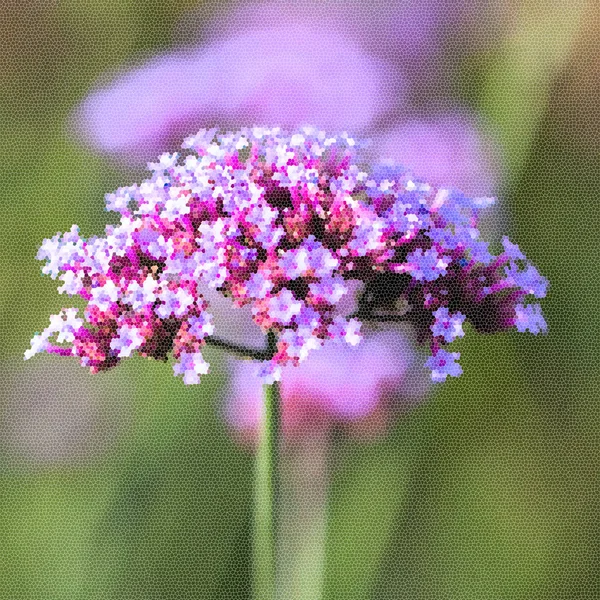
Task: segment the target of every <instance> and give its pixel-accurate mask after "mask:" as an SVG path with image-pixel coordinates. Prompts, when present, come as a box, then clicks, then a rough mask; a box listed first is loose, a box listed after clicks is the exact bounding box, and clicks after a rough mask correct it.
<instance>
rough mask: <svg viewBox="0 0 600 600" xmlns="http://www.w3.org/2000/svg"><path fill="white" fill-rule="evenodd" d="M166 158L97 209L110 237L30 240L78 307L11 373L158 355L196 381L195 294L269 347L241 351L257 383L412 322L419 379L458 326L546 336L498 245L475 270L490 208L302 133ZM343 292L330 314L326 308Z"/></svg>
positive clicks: (200, 329)
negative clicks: (47, 362) (350, 306)
mask: <svg viewBox="0 0 600 600" xmlns="http://www.w3.org/2000/svg"><path fill="white" fill-rule="evenodd" d="M184 149H185V150H186V151H187V152H186V153H185V154H184V156H182V157H179V156H178V155H177V154H174V155H170V154H164V155H162V156H161V157H160V159H159V162H157V163H154V164H151V165H149V166H150V168H151V169H152V171H153V176H152V177H151V178H150V179H148V180H146V181H144V182H143V183H142V184H140V185H134V186H130V187H126V188H121V189H119V190H117V192H115V193H114V194H108V195H107V198H106V199H107V207H108V208H109V209H111V210H116V211H117V212H119V213H121V222H120V224H119V225H117V226H112V225H111V226H107V228H106V236H105V237H103V238H95V237H94V238H90V239H88V240H84V239H82V238H81V237H80V236H79V232H78V229H77V227H76V226H74V227H73V228H72V229H71V231H70V232H69V233H66V234H64V235H62V236H61V235H60V234H57V235H56V236H55V237H53V238H52V239H47V240H45V241H44V243H43V245H42V247H41V249H40V251H39V254H38V258H39V259H41V260H45V261H46V265H45V266H44V268H43V272H44V273H47V274H50V275H51V276H52V277H54V278H56V277H60V280H61V281H62V282H63V285H62V286H61V287H60V288H59V291H60V292H61V293H62V292H66V293H67V294H69V295H79V296H80V297H81V298H83V299H84V300H85V301H87V307H86V310H85V313H84V315H83V318H81V317H79V316H78V312H77V310H76V309H64V310H63V311H61V313H60V314H58V315H54V316H52V317H51V320H50V326H49V327H48V328H47V329H46V330H45V331H44V332H43V333H41V334H38V335H36V336H35V337H34V338H33V340H32V346H31V349H30V350H28V351H27V352H26V358H29V357H30V356H32V355H34V354H36V353H37V352H41V351H47V352H51V353H57V354H61V355H74V356H78V357H79V358H80V360H81V363H82V364H83V365H85V366H88V367H90V368H91V370H92V371H93V372H96V371H99V370H103V369H107V368H110V367H112V366H114V365H116V364H117V363H118V362H119V361H120V360H122V359H123V358H126V357H129V356H132V355H133V354H141V355H142V356H148V357H152V358H157V359H163V360H164V359H166V358H167V356H168V355H169V353H171V352H172V353H173V356H174V357H175V359H176V361H177V362H176V364H175V366H174V371H175V374H176V375H181V376H182V377H183V378H184V382H185V383H186V384H192V383H198V381H199V376H200V375H202V374H204V373H206V372H207V371H208V364H207V363H206V362H205V361H204V359H203V357H202V347H203V346H204V344H205V343H207V341H211V339H212V338H211V336H212V335H213V333H214V330H215V326H214V323H213V320H212V315H211V314H210V306H209V301H208V300H207V298H205V297H204V295H203V293H202V290H203V289H204V288H205V287H208V288H210V289H214V290H215V291H217V292H219V293H221V294H223V295H224V296H226V297H229V298H230V299H231V300H232V301H233V303H234V305H236V306H240V307H241V306H247V307H249V308H250V313H251V315H252V318H253V320H254V322H255V323H256V325H257V326H258V327H260V328H261V329H262V330H263V331H264V332H270V333H272V334H273V335H274V337H275V344H274V346H273V347H271V348H270V349H269V350H268V351H267V350H265V351H257V352H256V353H255V354H256V358H260V359H262V360H263V363H262V365H261V367H260V372H261V375H262V377H263V378H264V380H265V381H273V380H276V379H279V378H280V376H281V371H282V368H283V367H286V366H288V365H299V364H300V363H303V362H304V361H305V360H306V359H307V358H308V356H309V354H310V353H311V352H312V351H314V350H316V349H318V348H320V347H321V346H323V345H325V344H326V343H330V342H339V343H346V344H349V345H350V346H356V345H357V344H358V343H359V342H360V341H361V338H362V336H361V332H360V329H361V320H367V321H406V322H408V323H410V324H412V326H413V328H414V329H415V330H416V332H417V336H418V339H419V340H420V341H421V342H428V343H429V345H430V347H431V350H432V352H433V355H434V359H435V360H436V361H438V362H435V364H434V363H432V362H431V361H430V365H431V366H432V368H433V373H434V375H433V377H434V380H436V381H438V380H440V377H438V376H437V375H436V372H439V371H440V367H443V366H444V365H447V364H448V361H447V360H446V358H444V357H445V356H446V354H440V352H445V351H443V350H442V349H441V348H442V346H444V345H446V344H447V343H449V342H451V341H452V340H453V339H454V338H455V337H460V336H461V334H462V324H463V322H470V323H471V324H472V326H473V327H474V328H475V329H476V330H478V331H481V332H486V333H491V332H496V331H501V330H505V329H508V328H511V327H517V328H518V329H519V330H525V329H528V330H529V331H531V332H533V333H537V332H539V331H544V330H545V329H546V327H545V323H544V321H543V317H542V315H541V311H540V309H539V308H538V306H539V305H535V304H534V305H527V307H525V306H524V304H523V301H524V300H525V299H526V298H527V297H528V296H530V295H533V296H535V297H536V298H543V297H544V296H545V293H546V287H547V281H546V280H545V279H544V278H543V277H542V276H541V275H540V274H539V272H538V271H537V269H536V268H535V267H534V266H533V265H531V264H529V263H528V262H527V261H526V259H525V257H524V255H523V253H522V252H521V251H520V250H519V248H518V247H517V246H516V245H514V244H512V243H511V242H510V241H509V240H507V239H505V240H504V252H503V253H502V254H500V255H499V256H493V255H492V254H491V253H490V251H489V248H488V245H487V243H486V242H485V241H483V240H482V239H480V234H479V230H478V229H477V222H478V216H479V213H480V211H481V210H482V209H484V208H486V207H488V206H490V205H491V204H492V203H493V199H490V198H469V197H467V196H465V195H463V194H461V193H460V192H457V191H454V190H451V189H447V188H437V187H435V186H432V185H429V184H426V183H423V182H420V181H419V180H418V179H416V178H414V177H413V176H412V175H411V174H410V173H409V172H407V171H406V170H405V169H404V168H402V167H399V166H395V165H376V166H375V167H373V168H370V167H368V166H366V156H365V154H364V153H363V150H362V147H361V144H360V143H359V142H357V141H356V140H354V139H353V138H351V137H349V136H347V135H342V136H340V137H336V136H328V135H327V134H326V133H325V132H324V131H319V130H316V129H314V128H303V129H302V130H301V131H300V132H298V133H294V134H292V135H291V136H288V135H286V134H284V133H282V132H281V131H280V130H279V129H278V128H275V129H272V130H269V129H265V128H254V129H252V130H241V131H240V132H238V133H227V134H218V133H216V132H215V131H206V130H202V131H201V132H199V133H198V135H196V136H194V137H192V138H188V139H187V140H186V141H185V143H184ZM357 284H358V287H359V288H362V293H361V294H360V297H359V299H358V303H357V310H356V311H355V313H354V314H351V315H347V314H345V311H343V310H341V305H342V303H343V301H344V297H345V296H349V295H351V294H352V293H353V292H354V291H355V290H356V288H357ZM51 338H53V339H51ZM64 344H67V345H66V346H65V345H64ZM456 358H458V357H457V356H456ZM440 361H443V362H444V364H443V365H442V362H440ZM443 372H445V373H446V374H450V375H454V376H456V375H458V374H459V373H460V369H459V368H457V367H453V368H452V369H446V370H445V371H443Z"/></svg>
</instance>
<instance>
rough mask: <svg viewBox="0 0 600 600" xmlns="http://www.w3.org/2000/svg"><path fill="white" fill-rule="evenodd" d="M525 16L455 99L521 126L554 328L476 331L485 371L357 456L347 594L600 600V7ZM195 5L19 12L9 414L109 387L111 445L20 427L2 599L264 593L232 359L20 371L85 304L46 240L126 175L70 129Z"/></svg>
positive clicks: (1, 46)
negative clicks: (50, 327)
mask: <svg viewBox="0 0 600 600" xmlns="http://www.w3.org/2000/svg"><path fill="white" fill-rule="evenodd" d="M513 4H516V5H517V6H518V10H516V11H515V14H517V15H518V19H517V22H516V23H515V25H514V27H513V29H512V30H511V33H510V35H507V36H506V38H503V39H502V40H500V41H499V42H498V43H497V44H495V45H494V46H493V47H492V48H487V49H486V50H485V51H481V52H480V53H477V52H474V53H472V54H471V55H469V56H468V58H467V59H466V60H465V61H464V64H463V65H462V67H461V70H460V74H459V76H458V77H457V80H456V82H455V85H456V88H457V94H458V95H459V97H461V98H462V99H463V101H464V102H467V103H468V104H469V105H470V106H472V107H473V108H475V109H477V110H479V111H481V113H482V114H483V115H485V116H487V117H488V119H489V120H490V121H491V122H492V123H493V124H494V126H495V128H496V130H497V131H498V132H499V135H500V139H501V142H502V144H503V148H504V150H505V153H506V156H507V164H508V168H509V171H508V176H507V178H506V185H505V187H504V189H503V194H502V195H503V198H504V199H505V200H506V202H507V204H508V207H509V210H510V212H511V215H512V219H511V222H512V223H513V225H512V227H513V229H512V231H511V232H509V233H510V234H511V236H512V237H513V238H514V239H515V241H517V242H518V243H519V244H520V246H521V248H523V249H524V251H525V252H526V253H527V255H528V257H529V258H530V259H531V260H532V261H533V262H534V263H535V264H536V265H537V266H538V268H539V270H540V272H541V273H543V274H544V275H545V276H546V277H548V278H549V280H550V282H551V287H550V292H549V295H548V297H547V298H546V300H545V301H544V302H543V306H544V311H545V314H546V319H547V321H548V324H549V334H548V335H547V336H545V337H541V336H538V337H533V336H528V335H519V334H516V333H515V334H509V335H503V336H495V337H485V336H477V335H468V336H467V337H466V339H465V340H464V341H462V340H461V341H460V343H457V346H458V348H457V349H458V350H459V351H461V352H463V359H462V360H461V362H462V364H463V367H464V370H465V375H464V376H463V377H461V378H460V379H458V380H452V381H449V382H448V383H447V384H446V385H444V386H442V387H441V388H438V389H437V391H436V393H435V394H434V395H433V396H432V397H431V398H430V399H429V400H428V401H427V402H426V403H425V404H424V405H423V406H421V407H419V408H417V409H415V410H413V411H412V412H410V413H409V414H407V415H406V416H404V417H403V418H402V419H400V420H399V421H398V422H397V423H396V425H395V426H394V429H393V431H392V432H391V433H390V434H389V435H388V436H386V437H383V438H381V439H378V440H376V441H374V442H371V443H361V442H357V441H353V440H351V439H341V440H338V442H337V446H336V448H335V453H336V460H335V469H334V471H333V473H332V488H331V492H330V505H329V511H330V520H329V526H328V531H327V544H326V566H325V591H324V594H325V598H327V599H331V600H333V599H336V600H337V599H340V600H342V599H344V600H350V599H368V598H376V599H386V600H387V599H396V598H398V599H400V598H406V599H408V598H411V599H412V598H419V599H460V600H462V599H473V600H484V599H502V600H504V599H528V600H529V599H534V598H535V599H537V598H540V599H558V598H565V599H580V598H581V599H583V598H586V599H588V598H589V599H596V598H600V585H599V583H600V582H599V580H600V577H599V573H600V569H599V568H598V566H599V562H600V523H599V519H598V514H600V511H599V508H600V501H599V494H600V477H599V471H600V409H599V404H598V400H599V397H600V394H599V393H598V390H600V378H599V374H600V368H599V367H598V360H599V357H600V342H599V340H600V325H599V323H600V319H599V318H598V306H599V298H600V295H599V292H600V283H599V282H600V276H599V274H600V270H599V268H598V264H599V259H600V240H599V237H600V235H599V231H600V201H599V199H598V196H599V194H598V190H599V189H600V110H599V108H598V97H599V94H600V58H599V57H600V43H599V40H600V12H599V11H598V7H597V6H596V3H595V2H593V1H590V2H588V3H585V2H573V3H571V4H569V6H567V5H566V3H556V2H551V1H549V0H548V1H546V0H538V1H537V2H531V1H529V2H526V1H525V0H521V1H518V2H516V3H513ZM195 6H197V2H193V1H192V0H189V1H176V0H160V1H158V0H146V1H144V2H140V1H136V0H98V1H94V2H89V1H84V0H65V1H61V2H50V1H48V2H42V1H35V0H25V1H23V0H19V1H17V0H4V1H3V2H2V6H1V8H0V15H1V16H0V50H1V51H0V140H1V143H0V189H1V190H2V205H3V210H2V215H3V218H2V233H1V235H0V292H1V293H0V339H1V340H2V344H1V345H0V419H2V418H6V417H7V414H8V413H10V412H11V411H14V410H15V408H14V406H13V405H12V404H11V402H14V400H10V399H9V394H8V392H7V390H11V389H14V388H15V386H18V385H19V381H20V380H22V379H23V378H24V377H25V374H26V372H27V370H31V371H32V372H33V371H35V373H36V374H35V375H27V376H28V377H34V380H33V383H29V384H22V385H23V386H24V387H22V388H18V389H19V390H22V391H21V398H22V399H23V401H24V402H26V403H27V405H28V406H29V412H27V415H28V418H31V420H32V421H31V422H32V423H34V422H36V423H39V422H40V421H43V420H44V418H46V417H47V413H45V412H44V410H45V409H44V406H43V405H42V404H40V402H37V403H36V402H35V400H36V399H37V398H38V396H40V397H41V398H42V399H43V389H44V388H45V387H46V386H51V385H55V386H56V385H60V384H61V382H62V381H63V380H64V379H66V378H68V377H73V378H77V379H76V381H77V383H76V384H75V391H77V390H78V389H90V390H91V389H94V390H95V392H94V394H95V396H94V397H95V398H96V401H95V402H94V403H92V405H86V406H84V407H81V410H85V411H88V413H89V414H91V415H92V417H93V418H90V420H91V422H92V425H90V427H98V428H100V427H103V428H104V429H103V430H109V432H111V433H110V435H108V437H107V440H106V444H105V447H104V448H103V450H102V451H101V452H91V451H89V448H88V449H87V450H86V448H85V444H84V442H82V443H83V444H84V446H82V447H81V448H80V450H81V452H79V454H78V456H79V457H80V458H79V459H78V460H77V461H75V462H73V461H64V460H61V456H62V455H60V454H59V455H58V457H56V456H49V457H48V456H46V455H45V454H44V452H45V451H44V447H45V446H44V439H43V438H44V436H49V435H50V438H48V439H51V440H54V438H52V437H51V436H52V435H56V440H54V442H53V443H55V447H56V448H59V447H60V444H61V442H64V443H65V444H66V443H72V442H69V440H70V437H69V430H68V427H67V429H66V430H65V431H62V432H61V431H59V432H58V433H56V432H54V433H51V434H49V433H48V432H45V430H44V428H43V427H41V426H40V427H39V428H38V429H36V428H35V427H34V426H33V425H32V431H33V434H32V439H31V440H30V441H29V442H28V443H27V444H26V445H25V446H24V447H23V448H24V450H23V448H22V450H23V452H21V453H19V452H18V451H15V448H14V445H13V446H11V445H10V444H7V443H4V442H5V441H6V440H7V439H12V438H10V435H12V434H10V435H9V434H8V433H6V431H5V430H2V431H3V435H4V436H5V440H0V598H2V599H5V598H6V599H7V600H13V599H15V600H20V599H43V600H55V599H56V600H59V599H61V600H62V599H65V600H66V599H69V600H71V599H79V598H81V599H86V600H87V599H94V598H102V599H108V598H110V599H112V598H115V599H123V600H125V599H132V598H144V599H162V598H182V599H183V598H207V599H213V598H215V599H216V598H228V599H232V598H246V597H249V590H250V552H251V533H250V532H251V510H252V506H251V503H252V472H253V461H252V455H251V453H249V452H248V451H247V450H244V449H243V448H241V447H240V446H239V445H238V444H236V442H235V441H233V440H232V439H231V437H230V436H229V434H228V432H227V430H226V427H225V426H224V424H223V423H222V421H221V419H220V418H219V400H220V394H221V392H222V390H223V386H224V385H225V378H226V374H225V372H224V368H223V366H222V362H221V361H222V356H221V355H220V353H219V351H216V350H212V351H210V350H209V351H208V360H209V362H210V363H211V365H213V373H212V374H211V375H209V376H207V377H206V378H205V379H204V380H203V385H201V386H198V387H194V386H191V387H185V386H184V385H182V382H181V380H180V379H175V378H174V377H173V376H172V371H171V367H170V365H164V364H162V363H154V362H148V361H145V360H142V359H131V360H130V361H125V363H124V364H123V365H122V366H120V367H119V368H118V369H117V370H115V371H113V372H110V373H107V374H103V375H100V376H96V377H92V376H90V375H89V374H87V372H85V371H83V370H81V373H80V370H79V369H78V367H74V369H73V370H69V369H68V368H67V370H66V371H65V372H64V373H63V371H61V370H60V368H62V367H60V368H59V369H58V370H57V364H58V363H59V362H61V361H60V359H55V358H54V357H48V356H42V357H36V359H35V360H34V361H31V362H28V363H26V365H23V362H22V354H23V352H24V350H25V349H26V348H27V347H28V344H29V339H30V338H31V336H32V334H33V332H35V331H39V330H41V329H42V328H43V327H45V326H46V324H47V318H48V314H50V313H54V312H57V311H58V310H59V309H60V308H62V306H63V303H64V302H65V301H66V299H65V297H63V296H59V295H58V294H57V293H56V282H54V281H52V280H51V279H50V278H49V277H43V278H42V277H41V274H40V263H38V261H36V260H35V255H36V252H37V248H38V247H39V245H40V243H41V240H42V239H43V238H44V237H50V236H52V235H54V234H55V233H56V232H57V231H66V230H68V229H69V228H70V226H71V224H72V223H78V224H79V225H80V226H81V230H82V234H83V235H86V236H87V235H91V234H94V233H96V234H98V233H101V231H102V230H103V226H104V224H105V223H107V222H109V221H110V220H111V219H112V218H114V215H109V214H108V213H105V212H104V210H103V202H102V198H103V195H104V193H106V192H108V191H111V190H112V189H113V188H114V187H115V186H116V185H121V184H127V183H129V181H123V180H121V177H122V176H121V175H120V173H119V172H118V170H116V169H114V168H113V167H111V166H110V165H109V164H108V163H107V161H105V160H104V159H102V158H101V157H99V156H97V155H95V154H92V153H91V152H90V151H88V150H86V149H84V148H83V147H81V146H80V145H78V144H77V143H76V142H75V141H73V140H72V139H71V138H69V136H68V135H67V133H66V132H65V122H66V120H67V118H68V116H69V114H70V112H71V111H72V109H73V107H74V106H76V104H77V103H78V102H79V101H80V100H81V98H83V96H84V95H85V93H86V92H87V91H88V90H89V88H90V86H91V85H92V84H93V82H94V81H95V80H96V78H97V77H98V76H99V75H100V74H101V73H103V72H105V71H106V70H107V69H111V68H115V67H117V66H118V65H120V64H121V63H122V62H123V61H124V60H126V59H128V58H129V57H131V56H135V55H138V54H139V53H140V52H145V53H149V52H154V51H157V50H161V49H164V48H166V47H168V45H169V44H170V42H171V34H172V31H173V27H174V25H175V23H176V22H177V21H178V20H179V19H180V18H181V16H182V15H183V14H184V12H185V11H186V10H189V9H191V8H193V7H195ZM217 9H219V10H226V9H227V6H226V5H225V4H223V3H220V4H214V5H207V6H206V11H207V14H210V11H215V10H217ZM34 363H36V364H34ZM61 364H62V363H61ZM75 369H77V371H76V372H75ZM63 378H64V379H63ZM70 389H73V388H70ZM13 395H14V394H13ZM72 396H76V394H72ZM46 410H47V407H46ZM70 410H71V411H72V412H76V411H77V401H76V400H74V401H73V403H72V406H71V409H70ZM90 411H91V412H90ZM88 413H86V414H88ZM45 415H46V417H45ZM70 418H71V419H72V418H74V417H73V416H72V415H71V416H70ZM41 425H43V423H41ZM21 427H25V428H27V423H21ZM36 432H37V433H36ZM46 442H47V439H46ZM73 443H76V444H77V443H79V442H77V441H76V442H73ZM46 445H48V444H47V443H46ZM50 445H52V444H50ZM17 450H18V449H17ZM67 453H68V448H67V449H66V450H65V455H66V454H67ZM30 456H34V458H35V460H30V459H29V458H27V457H30Z"/></svg>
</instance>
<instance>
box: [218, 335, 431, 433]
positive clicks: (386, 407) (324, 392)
mask: <svg viewBox="0 0 600 600" xmlns="http://www.w3.org/2000/svg"><path fill="white" fill-rule="evenodd" d="M231 366H232V369H233V376H232V380H231V382H230V386H229V389H228V391H227V398H226V405H225V411H224V412H225V419H226V421H227V422H228V423H229V424H230V425H231V426H232V427H233V428H234V430H236V431H237V432H238V434H240V435H241V436H242V438H244V439H248V438H250V439H252V440H255V438H256V436H257V435H258V432H259V430H260V427H259V425H260V421H261V417H262V411H263V406H264V402H263V399H262V382H261V380H260V379H259V378H258V377H257V376H256V374H255V372H254V371H255V368H254V365H253V364H252V363H251V362H248V361H233V360H232V361H231ZM428 387H429V386H428V382H427V379H426V377H425V370H424V369H423V364H422V360H420V359H419V357H418V355H417V354H416V353H415V351H414V349H413V347H412V344H411V343H410V342H409V340H408V336H406V334H405V333H404V332H400V331H397V330H393V331H380V332H374V333H370V334H367V335H365V339H364V340H363V341H362V342H361V343H360V344H359V345H358V346H354V347H353V346H349V345H347V344H330V345H327V346H325V347H324V348H322V349H320V350H319V351H317V352H314V353H313V354H311V355H310V356H309V358H307V359H306V360H305V361H304V362H302V363H301V364H300V365H299V366H297V367H294V366H288V367H284V368H283V370H282V376H281V397H282V411H283V412H282V415H283V429H284V432H285V433H286V435H288V436H291V437H292V438H294V437H295V436H302V434H303V432H306V431H307V429H311V430H312V429H314V428H318V427H322V428H328V427H330V426H332V425H336V424H352V423H356V422H359V421H362V422H364V421H365V420H368V419H369V418H370V419H371V420H372V421H374V422H377V424H378V425H381V424H383V425H384V424H385V423H382V419H383V421H385V419H386V418H387V417H389V416H391V415H392V414H393V413H394V412H396V413H397V412H399V411H401V410H404V409H406V408H408V407H410V406H412V405H414V404H415V403H417V402H418V401H419V400H420V399H421V398H423V397H424V396H425V394H426V391H427V390H428ZM378 417H379V418H378Z"/></svg>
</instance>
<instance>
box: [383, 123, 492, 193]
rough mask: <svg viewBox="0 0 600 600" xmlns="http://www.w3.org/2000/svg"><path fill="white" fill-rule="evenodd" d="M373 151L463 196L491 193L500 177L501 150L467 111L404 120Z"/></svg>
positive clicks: (428, 180)
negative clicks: (450, 187)
mask: <svg viewBox="0 0 600 600" xmlns="http://www.w3.org/2000/svg"><path fill="white" fill-rule="evenodd" d="M377 150H378V152H379V156H380V158H382V159H391V160H393V161H394V162H397V163H400V164H402V165H404V166H405V167H406V168H407V169H409V170H410V171H412V172H413V173H414V175H415V176H417V177H419V178H422V179H424V180H425V181H427V182H429V183H431V184H433V185H440V186H452V187H455V188H457V189H459V190H461V191H462V192H464V193H465V194H467V195H486V194H491V193H493V191H494V189H495V188H496V186H497V182H498V180H499V176H500V165H501V161H500V154H499V148H498V147H497V146H495V145H494V143H493V141H492V139H491V138H489V137H486V135H484V134H483V133H482V128H481V126H479V125H478V123H477V122H476V120H475V119H474V118H473V117H472V116H471V115H469V113H467V112H466V111H463V112H458V111H451V112H446V113H443V114H441V115H437V116H433V117H428V118H424V119H418V120H411V121H407V122H405V123H403V124H402V125H399V126H398V127H396V128H395V129H393V130H391V131H389V132H386V133H385V134H384V135H383V136H381V137H380V139H379V140H378V144H377Z"/></svg>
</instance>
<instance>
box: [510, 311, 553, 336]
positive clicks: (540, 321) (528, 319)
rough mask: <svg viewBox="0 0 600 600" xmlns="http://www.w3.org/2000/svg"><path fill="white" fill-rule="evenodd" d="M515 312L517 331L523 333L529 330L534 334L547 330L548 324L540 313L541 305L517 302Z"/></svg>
mask: <svg viewBox="0 0 600 600" xmlns="http://www.w3.org/2000/svg"><path fill="white" fill-rule="evenodd" d="M515 312H516V316H515V326H516V328H517V331H520V332H521V333H524V332H525V331H528V330H529V331H530V332H531V333H533V334H534V335H537V334H538V333H540V332H544V333H545V332H546V331H547V329H548V326H547V325H546V321H545V320H544V317H543V315H542V307H541V306H540V305H539V304H528V305H527V306H523V305H522V304H517V306H516V307H515Z"/></svg>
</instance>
